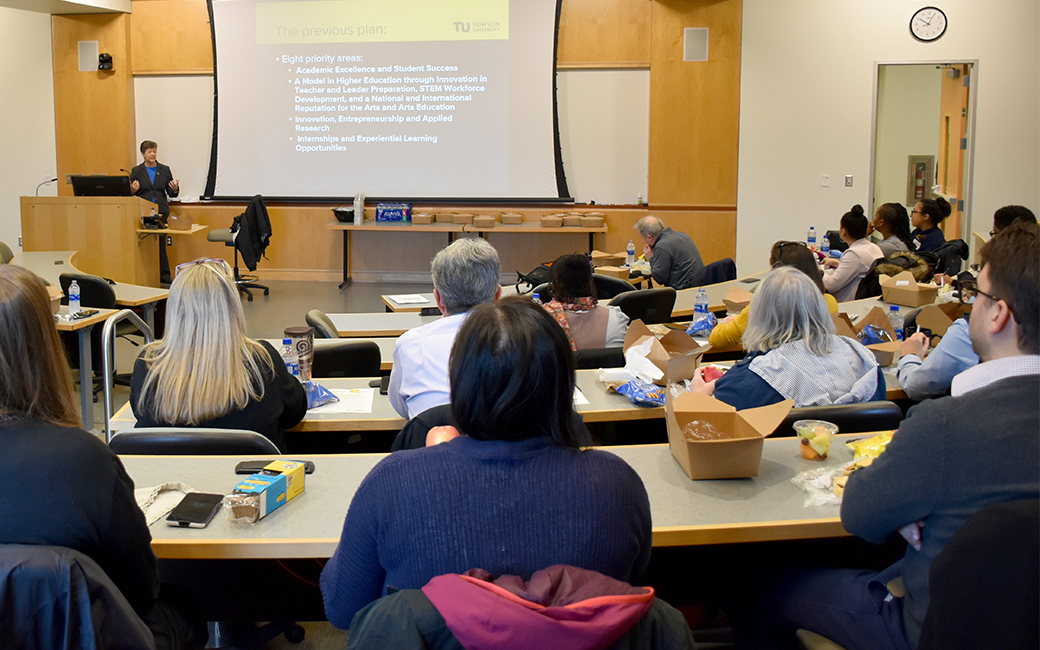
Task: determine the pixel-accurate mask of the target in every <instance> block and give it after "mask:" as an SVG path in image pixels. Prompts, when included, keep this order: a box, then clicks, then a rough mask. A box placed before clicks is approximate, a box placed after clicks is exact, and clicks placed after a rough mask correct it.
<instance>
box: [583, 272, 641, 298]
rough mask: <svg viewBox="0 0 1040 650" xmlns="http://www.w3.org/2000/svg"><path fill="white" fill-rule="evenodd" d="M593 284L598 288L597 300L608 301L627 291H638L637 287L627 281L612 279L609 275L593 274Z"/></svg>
mask: <svg viewBox="0 0 1040 650" xmlns="http://www.w3.org/2000/svg"><path fill="white" fill-rule="evenodd" d="M592 284H593V285H594V286H595V287H596V298H598V299H600V300H608V299H610V298H613V297H614V296H617V295H620V294H622V293H625V292H626V291H635V290H636V288H635V286H633V285H632V283H631V282H628V281H627V280H622V279H621V278H612V277H610V276H609V275H600V274H599V273H593V274H592Z"/></svg>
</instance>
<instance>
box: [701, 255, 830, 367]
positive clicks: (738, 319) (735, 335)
mask: <svg viewBox="0 0 1040 650" xmlns="http://www.w3.org/2000/svg"><path fill="white" fill-rule="evenodd" d="M769 266H771V267H772V268H774V269H775V268H779V267H781V266H792V267H794V268H796V269H798V270H799V271H801V272H802V273H804V274H806V275H808V276H809V278H810V279H812V281H813V282H815V283H816V286H817V287H819V289H820V293H821V294H823V299H824V300H825V301H827V311H829V312H830V313H832V314H836V313H838V301H837V300H835V299H834V296H832V295H830V294H829V293H827V292H826V291H825V290H824V288H823V275H822V274H821V273H820V267H819V266H817V265H816V256H815V255H813V253H812V251H810V250H809V249H808V247H806V245H805V244H803V243H802V242H797V241H778V242H776V243H775V244H773V248H772V250H770V251H769ZM750 307H751V306H750V305H748V306H747V307H745V308H744V309H742V310H741V311H740V313H739V314H737V315H736V316H728V317H726V318H724V319H722V321H721V322H719V324H718V325H716V326H715V329H713V330H712V331H711V336H709V337H708V342H709V343H711V344H712V346H714V347H716V348H732V347H736V346H738V345H740V339H741V337H743V336H744V330H746V329H747V320H748V310H749V309H750Z"/></svg>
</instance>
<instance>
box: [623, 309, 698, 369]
mask: <svg viewBox="0 0 1040 650" xmlns="http://www.w3.org/2000/svg"><path fill="white" fill-rule="evenodd" d="M648 337H652V338H653V340H654V342H653V343H652V344H651V345H650V354H648V355H647V357H646V358H647V359H648V360H649V361H650V362H651V363H653V364H654V365H655V366H657V367H658V368H660V369H661V372H663V373H664V376H662V377H661V379H659V380H657V381H656V382H654V383H656V384H659V385H661V386H664V385H665V384H666V383H667V381H668V378H669V377H673V378H678V379H672V381H679V380H681V379H687V378H689V377H692V376H693V372H694V370H696V369H697V364H698V363H700V359H701V356H702V355H703V354H704V353H705V352H707V351H708V350H709V349H711V345H698V344H697V341H695V340H694V339H693V337H691V336H690V335H689V334H687V333H686V332H683V331H681V330H670V331H669V332H668V333H667V334H665V335H664V336H662V337H661V338H657V336H655V335H654V333H653V332H652V331H650V328H649V327H647V326H646V325H645V324H644V323H643V321H642V320H640V319H638V318H637V319H636V320H634V321H632V322H631V323H629V325H628V333H627V334H626V335H625V345H624V350H625V352H627V351H628V349H629V348H631V347H632V346H633V345H639V344H641V343H642V342H643V341H645V340H646V339H647V338H648Z"/></svg>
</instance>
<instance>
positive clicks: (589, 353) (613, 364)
mask: <svg viewBox="0 0 1040 650" xmlns="http://www.w3.org/2000/svg"><path fill="white" fill-rule="evenodd" d="M574 361H575V364H576V366H577V368H578V370H597V369H599V368H624V367H625V350H624V348H589V349H586V350H577V351H576V352H575V353H574Z"/></svg>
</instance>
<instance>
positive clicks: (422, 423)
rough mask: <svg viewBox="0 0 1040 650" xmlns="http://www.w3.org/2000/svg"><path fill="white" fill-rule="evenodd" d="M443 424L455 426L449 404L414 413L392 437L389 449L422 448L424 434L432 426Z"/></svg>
mask: <svg viewBox="0 0 1040 650" xmlns="http://www.w3.org/2000/svg"><path fill="white" fill-rule="evenodd" d="M445 425H451V426H456V422H455V416H453V415H452V414H451V404H441V405H440V406H432V407H430V408H428V409H426V410H425V411H423V412H422V413H420V414H419V415H416V416H415V417H414V418H412V419H411V420H408V424H406V425H404V427H402V428H401V430H400V431H399V432H398V434H397V436H395V437H394V442H393V444H391V445H390V451H391V452H394V451H401V450H403V449H422V448H423V447H425V446H426V434H427V433H429V432H430V429H432V428H434V427H440V426H445Z"/></svg>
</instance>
